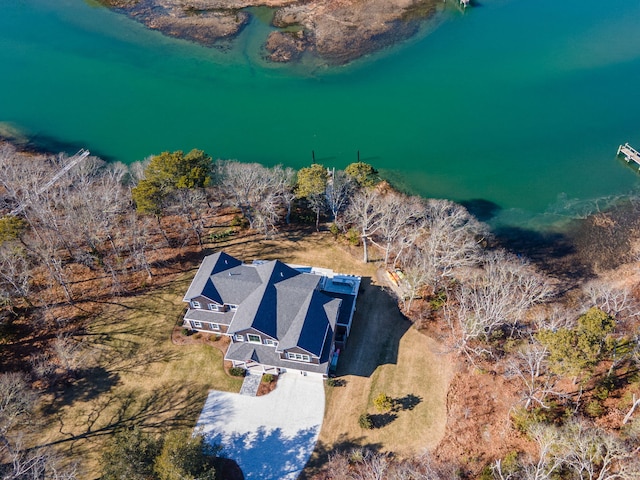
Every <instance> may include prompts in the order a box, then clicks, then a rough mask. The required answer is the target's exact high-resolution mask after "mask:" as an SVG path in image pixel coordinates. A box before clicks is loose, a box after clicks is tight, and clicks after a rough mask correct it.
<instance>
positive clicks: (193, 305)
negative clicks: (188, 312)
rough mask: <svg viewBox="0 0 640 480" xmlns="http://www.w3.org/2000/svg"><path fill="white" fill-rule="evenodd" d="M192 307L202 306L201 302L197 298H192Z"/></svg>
mask: <svg viewBox="0 0 640 480" xmlns="http://www.w3.org/2000/svg"><path fill="white" fill-rule="evenodd" d="M191 308H201V306H200V302H197V301H195V300H191Z"/></svg>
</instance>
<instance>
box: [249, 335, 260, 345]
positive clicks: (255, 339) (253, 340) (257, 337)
mask: <svg viewBox="0 0 640 480" xmlns="http://www.w3.org/2000/svg"><path fill="white" fill-rule="evenodd" d="M247 339H248V340H249V342H251V343H262V340H261V339H260V335H254V334H253V333H250V334H248V335H247Z"/></svg>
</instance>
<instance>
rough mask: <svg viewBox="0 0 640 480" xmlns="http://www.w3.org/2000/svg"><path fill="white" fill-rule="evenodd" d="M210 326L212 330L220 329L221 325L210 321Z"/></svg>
mask: <svg viewBox="0 0 640 480" xmlns="http://www.w3.org/2000/svg"><path fill="white" fill-rule="evenodd" d="M209 328H211V330H220V325H218V324H217V323H210V324H209Z"/></svg>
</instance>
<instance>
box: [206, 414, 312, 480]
mask: <svg viewBox="0 0 640 480" xmlns="http://www.w3.org/2000/svg"><path fill="white" fill-rule="evenodd" d="M319 428H320V426H319V425H318V426H316V427H310V428H307V429H303V430H299V431H298V432H297V433H296V434H295V435H293V436H289V435H286V434H284V433H283V432H282V430H281V429H280V428H276V429H273V430H266V429H265V428H264V427H260V428H259V429H258V430H256V431H255V432H248V433H237V434H233V435H230V436H222V435H220V434H214V435H209V436H207V441H208V442H209V443H211V444H213V445H219V446H221V447H222V451H221V453H220V455H221V456H224V457H227V458H231V459H233V460H235V461H236V462H237V464H238V465H239V466H240V468H241V469H242V471H243V474H244V478H246V479H266V478H274V479H275V478H278V479H286V478H291V479H295V478H298V475H299V474H300V472H301V471H302V469H303V468H304V467H305V465H306V464H307V461H308V460H309V458H310V456H311V453H312V452H313V450H314V447H315V442H316V438H317V435H318V431H319Z"/></svg>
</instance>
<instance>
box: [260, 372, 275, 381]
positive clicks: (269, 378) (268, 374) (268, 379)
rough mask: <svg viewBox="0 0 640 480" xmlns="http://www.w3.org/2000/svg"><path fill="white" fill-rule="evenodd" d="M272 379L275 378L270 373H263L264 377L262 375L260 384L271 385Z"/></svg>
mask: <svg viewBox="0 0 640 480" xmlns="http://www.w3.org/2000/svg"><path fill="white" fill-rule="evenodd" d="M274 379H275V377H274V376H273V375H271V374H270V373H265V374H264V375H262V383H271V382H273V380H274Z"/></svg>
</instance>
